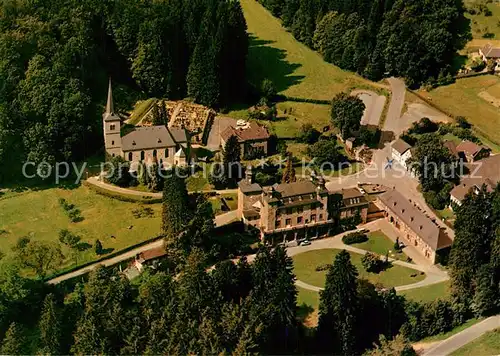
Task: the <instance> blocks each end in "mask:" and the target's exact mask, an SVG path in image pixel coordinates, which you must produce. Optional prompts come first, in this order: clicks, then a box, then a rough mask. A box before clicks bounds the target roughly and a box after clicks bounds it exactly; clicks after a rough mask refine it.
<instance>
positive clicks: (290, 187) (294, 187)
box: [275, 180, 316, 198]
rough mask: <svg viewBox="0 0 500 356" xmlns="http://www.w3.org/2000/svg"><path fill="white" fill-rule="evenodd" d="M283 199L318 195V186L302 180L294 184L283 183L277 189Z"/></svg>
mask: <svg viewBox="0 0 500 356" xmlns="http://www.w3.org/2000/svg"><path fill="white" fill-rule="evenodd" d="M275 190H276V191H277V192H278V193H280V195H281V197H282V198H287V197H293V196H296V195H304V194H312V193H316V186H315V185H314V183H313V182H311V181H309V180H302V181H297V182H293V183H282V184H278V185H277V186H276V187H275Z"/></svg>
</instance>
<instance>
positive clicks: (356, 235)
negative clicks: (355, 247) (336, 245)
mask: <svg viewBox="0 0 500 356" xmlns="http://www.w3.org/2000/svg"><path fill="white" fill-rule="evenodd" d="M365 241H368V236H366V234H364V233H362V232H351V233H350V234H347V235H345V236H344V237H342V242H343V243H345V244H346V245H352V244H360V243H362V242H365Z"/></svg>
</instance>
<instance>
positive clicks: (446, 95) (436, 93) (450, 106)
mask: <svg viewBox="0 0 500 356" xmlns="http://www.w3.org/2000/svg"><path fill="white" fill-rule="evenodd" d="M482 92H486V93H487V94H488V95H490V96H492V97H494V98H496V99H498V100H500V77H498V76H494V75H484V76H479V77H473V78H464V79H459V80H457V81H456V83H454V84H450V85H446V86H442V87H438V88H436V89H434V90H432V91H430V92H426V91H424V90H421V91H420V94H421V95H423V96H425V97H427V98H428V99H430V100H431V101H432V102H434V103H436V105H437V106H438V107H440V108H441V109H443V110H445V111H447V112H448V113H450V114H451V115H453V116H465V117H466V118H467V120H469V121H470V122H471V123H472V124H473V125H474V127H475V129H476V130H477V132H478V133H479V134H480V136H481V137H480V138H483V137H484V138H486V139H488V140H489V141H492V144H490V146H492V147H491V148H493V149H494V150H497V151H498V150H500V147H499V146H498V145H500V130H499V129H498V128H499V127H500V109H499V108H498V107H496V106H494V105H493V104H492V103H491V102H489V101H487V100H485V99H483V98H482V97H480V96H479V94H480V93H482ZM482 95H484V94H482ZM484 141H485V143H486V144H488V142H487V140H484Z"/></svg>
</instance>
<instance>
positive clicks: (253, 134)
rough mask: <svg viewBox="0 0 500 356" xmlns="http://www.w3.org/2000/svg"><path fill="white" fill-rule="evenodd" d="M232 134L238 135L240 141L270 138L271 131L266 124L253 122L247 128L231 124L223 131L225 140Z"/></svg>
mask: <svg viewBox="0 0 500 356" xmlns="http://www.w3.org/2000/svg"><path fill="white" fill-rule="evenodd" d="M231 136H236V137H237V138H238V141H239V142H245V141H261V140H267V139H269V132H268V131H267V129H266V128H265V127H264V126H261V125H258V124H256V123H254V122H253V123H251V124H250V125H248V126H247V127H245V128H240V127H238V128H234V127H233V126H229V127H227V128H226V129H225V130H224V131H222V133H221V137H222V139H223V140H224V141H227V140H229V138H230V137H231Z"/></svg>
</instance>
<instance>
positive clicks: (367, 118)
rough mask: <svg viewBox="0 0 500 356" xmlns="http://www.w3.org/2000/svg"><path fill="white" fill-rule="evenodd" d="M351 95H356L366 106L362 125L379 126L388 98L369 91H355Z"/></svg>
mask: <svg viewBox="0 0 500 356" xmlns="http://www.w3.org/2000/svg"><path fill="white" fill-rule="evenodd" d="M351 95H356V96H357V97H358V98H360V99H361V100H362V101H363V103H364V104H365V111H364V113H363V117H362V119H361V125H370V126H378V124H379V122H380V117H381V116H382V111H384V105H385V101H386V97H385V96H384V95H378V94H377V93H375V92H373V91H369V90H354V91H353V92H352V93H351Z"/></svg>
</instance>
